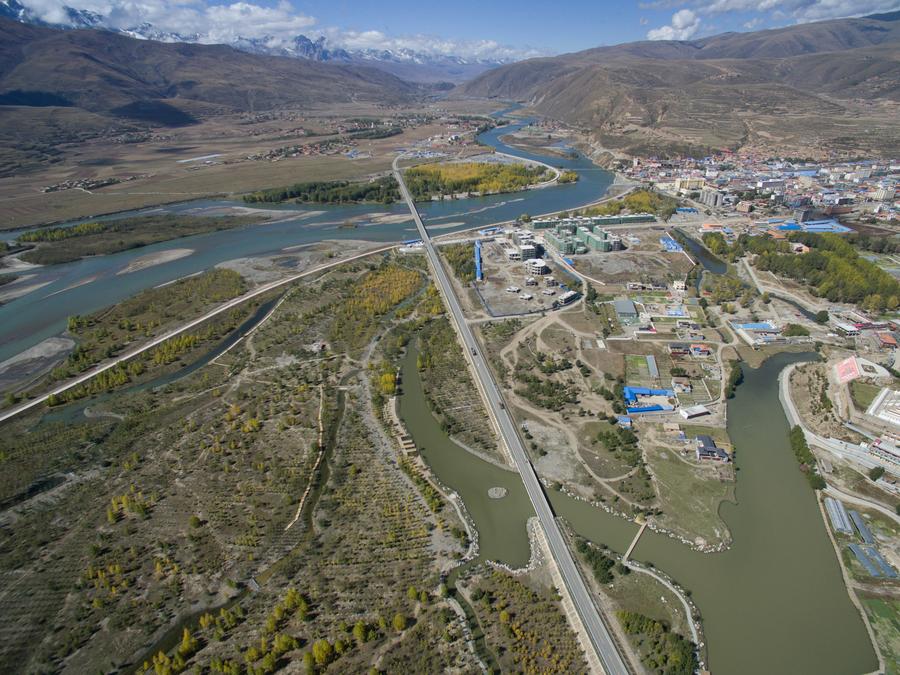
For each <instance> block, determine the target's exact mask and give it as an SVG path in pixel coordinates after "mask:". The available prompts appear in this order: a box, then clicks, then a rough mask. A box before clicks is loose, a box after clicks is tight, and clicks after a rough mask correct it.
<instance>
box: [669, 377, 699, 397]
mask: <svg viewBox="0 0 900 675" xmlns="http://www.w3.org/2000/svg"><path fill="white" fill-rule="evenodd" d="M693 390H694V387H693V385H692V384H691V378H689V377H673V378H672V391H674V392H675V393H676V394H690V393H691V392H692V391H693Z"/></svg>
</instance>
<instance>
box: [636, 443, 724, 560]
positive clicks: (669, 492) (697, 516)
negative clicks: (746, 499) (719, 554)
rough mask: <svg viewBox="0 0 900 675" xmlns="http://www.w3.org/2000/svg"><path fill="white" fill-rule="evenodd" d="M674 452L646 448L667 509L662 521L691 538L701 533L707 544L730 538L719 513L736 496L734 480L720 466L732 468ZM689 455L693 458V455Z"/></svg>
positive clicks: (663, 506) (660, 497)
mask: <svg viewBox="0 0 900 675" xmlns="http://www.w3.org/2000/svg"><path fill="white" fill-rule="evenodd" d="M689 437H690V435H689ZM675 452H676V451H675V450H672V449H663V448H660V447H648V448H647V449H646V450H645V457H646V458H647V464H648V465H649V467H650V471H651V473H652V474H653V476H654V478H655V480H656V485H657V488H658V492H659V502H660V508H661V509H662V511H663V513H664V516H663V517H662V518H660V519H659V522H660V524H661V525H663V526H664V527H665V528H666V529H669V530H672V531H673V532H676V533H677V534H680V535H682V536H683V537H685V538H687V539H689V540H694V539H696V538H697V537H702V538H703V539H704V540H705V542H706V543H707V544H718V543H719V542H723V541H728V540H729V539H730V535H729V533H728V528H727V526H726V525H725V523H724V521H723V520H722V519H721V517H720V516H719V504H721V503H722V501H724V500H730V499H733V498H734V482H733V481H729V480H722V478H720V475H719V473H718V470H722V471H729V469H727V468H725V467H720V466H718V465H716V466H713V465H711V464H708V465H702V466H694V465H692V464H688V463H686V462H684V461H682V459H680V458H678V457H677V456H675ZM690 459H691V460H692V461H693V459H694V458H693V456H692V457H691V458H690Z"/></svg>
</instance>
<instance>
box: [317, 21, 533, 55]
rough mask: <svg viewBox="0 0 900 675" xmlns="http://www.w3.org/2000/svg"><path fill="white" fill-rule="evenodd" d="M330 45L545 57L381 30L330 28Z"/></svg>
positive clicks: (490, 45)
mask: <svg viewBox="0 0 900 675" xmlns="http://www.w3.org/2000/svg"><path fill="white" fill-rule="evenodd" d="M324 35H325V37H326V39H327V41H328V44H329V45H333V46H338V47H343V48H344V49H349V50H364V49H376V50H381V49H387V50H390V51H393V52H397V51H401V50H409V51H415V52H423V53H426V54H432V55H440V56H463V57H465V58H469V59H496V60H517V59H522V58H530V57H533V56H541V55H542V52H540V51H538V50H536V49H530V48H527V47H526V48H517V47H507V46H504V45H501V44H499V43H498V42H495V41H494V40H450V39H446V38H440V37H436V36H434V35H407V36H399V37H398V36H390V35H386V34H385V33H382V32H381V31H377V30H368V31H343V30H340V29H337V28H330V29H328V30H326V31H324Z"/></svg>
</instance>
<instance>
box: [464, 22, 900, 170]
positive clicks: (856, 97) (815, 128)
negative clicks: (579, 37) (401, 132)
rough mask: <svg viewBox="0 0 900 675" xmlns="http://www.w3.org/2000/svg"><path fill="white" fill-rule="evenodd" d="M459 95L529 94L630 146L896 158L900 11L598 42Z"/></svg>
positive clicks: (504, 71)
mask: <svg viewBox="0 0 900 675" xmlns="http://www.w3.org/2000/svg"><path fill="white" fill-rule="evenodd" d="M459 91H460V92H461V93H462V94H465V95H467V96H486V97H497V98H502V99H514V100H518V101H524V102H527V103H529V104H531V105H533V106H534V107H535V108H536V109H537V110H538V111H539V112H541V113H543V114H545V115H547V116H549V117H552V118H556V119H562V120H565V121H567V122H569V123H572V124H575V125H578V126H582V127H587V128H588V129H589V130H590V131H592V132H593V134H594V137H595V139H596V141H597V142H598V143H599V144H600V145H602V146H603V147H605V148H608V149H610V150H612V151H620V152H624V153H627V154H657V153H659V154H677V153H689V154H695V153H698V152H699V153H703V152H706V151H708V150H711V149H725V148H729V149H736V148H739V147H742V146H746V145H753V146H755V147H757V148H759V149H762V150H764V151H766V150H771V151H772V152H773V153H778V152H785V151H792V152H800V153H801V154H804V155H807V154H808V155H812V156H814V155H815V154H817V153H823V152H826V151H836V152H838V153H840V152H844V153H847V154H854V153H855V154H872V155H876V156H893V155H896V154H897V152H898V150H900V129H898V127H897V125H896V122H895V119H894V117H895V114H896V113H895V112H894V110H893V107H892V105H893V103H895V102H896V101H898V100H900V15H886V17H884V18H882V19H874V18H865V19H843V20H838V21H828V22H820V23H814V24H804V25H802V26H791V27H789V28H783V29H779V30H775V31H762V32H757V33H741V34H736V33H728V34H724V35H719V36H714V37H711V38H706V39H704V40H697V41H692V42H691V41H681V42H637V43H631V44H625V45H618V46H615V47H601V48H597V49H591V50H587V51H583V52H577V53H574V54H565V55H562V56H559V57H554V58H544V59H532V60H528V61H522V62H519V63H515V64H511V65H509V66H504V67H501V68H497V69H494V70H491V71H489V72H487V73H485V74H484V75H482V76H480V77H478V78H476V79H474V80H472V81H471V82H469V83H467V84H466V85H463V86H462V87H460V89H459ZM863 100H864V101H865V102H866V103H865V104H863V103H862V101H863Z"/></svg>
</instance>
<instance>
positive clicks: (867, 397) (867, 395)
mask: <svg viewBox="0 0 900 675" xmlns="http://www.w3.org/2000/svg"><path fill="white" fill-rule="evenodd" d="M880 391H881V387H879V386H876V385H874V384H869V383H867V382H862V381H860V380H853V382H851V383H850V397H851V398H852V399H853V405H855V406H856V408H857V410H859V411H860V412H865V411H866V410H867V409H868V407H869V406H870V405H872V401H874V400H875V397H876V396H878V393H879V392H880Z"/></svg>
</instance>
